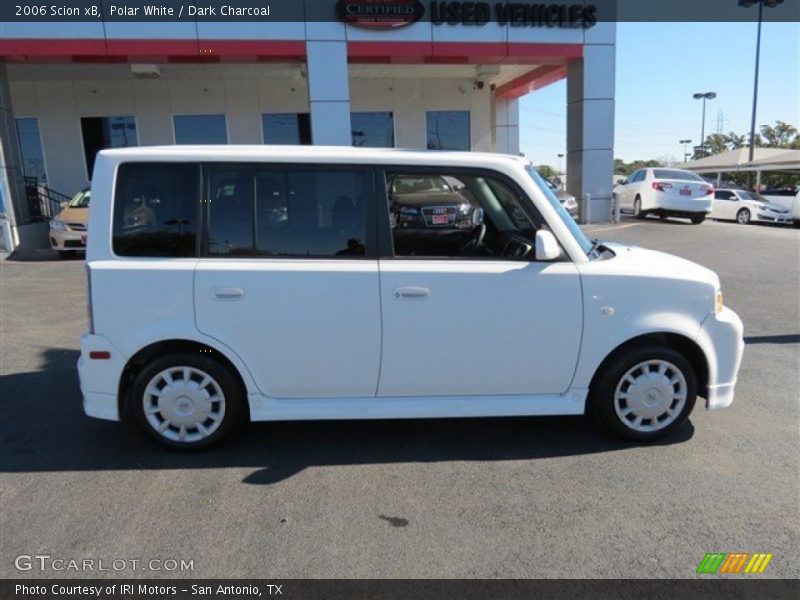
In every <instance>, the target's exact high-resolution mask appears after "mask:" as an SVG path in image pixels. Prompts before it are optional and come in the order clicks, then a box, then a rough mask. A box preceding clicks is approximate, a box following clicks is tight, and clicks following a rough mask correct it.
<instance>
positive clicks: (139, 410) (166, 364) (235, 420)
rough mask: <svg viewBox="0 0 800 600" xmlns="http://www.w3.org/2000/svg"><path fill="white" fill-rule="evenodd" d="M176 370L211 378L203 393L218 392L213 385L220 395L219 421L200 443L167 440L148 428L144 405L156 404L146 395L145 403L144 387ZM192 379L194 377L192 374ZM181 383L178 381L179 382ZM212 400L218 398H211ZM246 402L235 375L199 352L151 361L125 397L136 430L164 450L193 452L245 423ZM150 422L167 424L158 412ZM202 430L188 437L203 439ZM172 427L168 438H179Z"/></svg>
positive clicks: (149, 424) (150, 396)
mask: <svg viewBox="0 0 800 600" xmlns="http://www.w3.org/2000/svg"><path fill="white" fill-rule="evenodd" d="M179 367H181V368H183V367H188V368H189V369H192V370H198V371H201V372H202V373H204V374H207V375H208V376H210V377H211V379H212V383H209V384H208V385H207V386H206V387H204V388H202V390H206V391H207V390H208V389H213V390H217V388H214V387H213V384H216V386H217V387H218V391H221V392H222V396H223V401H222V403H221V406H222V410H220V408H219V407H220V404H219V403H217V408H216V414H219V413H220V412H222V417H221V418H220V419H219V423H218V424H216V423H215V424H214V427H215V429H213V431H212V432H211V433H210V434H209V435H207V436H206V437H202V438H201V439H197V440H189V441H181V440H176V439H169V438H168V437H165V435H164V434H161V433H159V432H158V431H157V430H156V429H155V427H154V426H153V425H152V424H151V421H150V420H148V416H147V415H146V414H145V402H146V401H147V402H149V403H151V405H152V406H154V405H155V404H156V403H157V402H158V401H157V400H155V398H154V397H153V396H152V395H151V394H148V397H147V399H145V392H146V388H147V386H148V385H149V384H150V383H151V381H152V380H153V379H154V378H155V377H157V376H158V375H159V374H160V373H162V372H164V371H165V370H168V369H172V368H175V369H178V368H179ZM192 377H195V372H194V371H192ZM192 377H190V379H192ZM198 378H199V377H198ZM181 379H182V378H181ZM181 379H178V381H180V380H181ZM193 381H195V382H196V381H197V379H193ZM201 383H202V382H201ZM208 386H211V388H209V387H208ZM162 389H163V388H162ZM197 389H198V390H199V389H200V388H199V385H198V388H197ZM212 393H213V392H211V393H208V391H207V394H208V395H209V396H211V395H212ZM212 397H217V396H216V395H214V396H212ZM245 401H246V396H245V393H244V390H243V389H242V385H241V383H240V381H239V379H238V378H237V377H236V375H235V374H234V373H231V371H230V370H229V369H228V368H227V367H226V366H224V365H222V364H220V363H219V362H218V361H217V360H216V359H214V358H213V357H211V356H206V355H203V354H201V353H200V352H199V351H183V352H171V353H169V354H165V355H164V356H160V357H158V358H156V359H154V360H152V361H151V362H150V363H148V364H147V365H145V366H144V367H143V368H142V369H140V370H139V372H138V373H137V374H136V377H135V378H134V379H133V382H132V383H131V386H130V389H129V393H128V396H127V402H128V408H129V409H130V410H131V412H132V413H133V416H134V418H135V419H136V422H137V423H138V424H139V426H141V428H142V429H143V430H144V432H145V433H146V434H147V435H149V436H150V437H152V438H153V439H154V440H156V441H157V442H159V443H160V444H162V445H164V446H168V447H170V448H178V449H181V450H196V449H200V448H205V447H207V446H210V445H211V444H214V443H215V442H217V441H219V440H220V439H221V438H223V437H224V436H226V435H227V434H229V433H230V432H231V431H232V430H233V429H235V428H236V427H237V426H239V425H240V424H241V423H242V421H243V420H244V416H245V414H246V410H245ZM190 402H191V400H190ZM210 406H211V407H212V408H211V409H210V410H211V411H214V410H215V409H214V408H213V407H214V403H210ZM187 410H190V411H193V410H195V408H194V407H193V406H192V407H191V408H189V409H187ZM153 418H154V419H159V418H161V419H162V422H163V421H168V419H164V418H163V413H162V412H161V411H159V414H158V415H156V416H153ZM209 419H210V418H209ZM204 425H205V424H202V425H201V426H204ZM201 426H196V427H194V432H193V433H189V435H202V434H201V432H200V427H201ZM173 427H174V426H173V425H171V424H170V425H169V427H168V429H167V432H168V434H169V435H178V433H177V432H174V431H173ZM191 430H192V428H191V427H190V428H188V431H189V432H191ZM169 432H172V433H169Z"/></svg>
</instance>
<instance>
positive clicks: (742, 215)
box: [736, 208, 751, 225]
mask: <svg viewBox="0 0 800 600" xmlns="http://www.w3.org/2000/svg"><path fill="white" fill-rule="evenodd" d="M750 217H751V215H750V211H749V210H748V209H746V208H742V209H740V210H739V212H737V213H736V222H737V223H739V224H740V225H747V224H748V223H749V222H750Z"/></svg>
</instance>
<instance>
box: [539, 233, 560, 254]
mask: <svg viewBox="0 0 800 600" xmlns="http://www.w3.org/2000/svg"><path fill="white" fill-rule="evenodd" d="M559 258H561V247H560V246H559V245H558V240H556V236H554V235H553V234H552V233H550V232H549V231H545V230H544V229H540V230H539V231H537V232H536V260H539V261H543V262H549V261H552V260H557V259H559Z"/></svg>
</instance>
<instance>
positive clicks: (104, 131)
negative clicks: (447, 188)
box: [81, 117, 139, 180]
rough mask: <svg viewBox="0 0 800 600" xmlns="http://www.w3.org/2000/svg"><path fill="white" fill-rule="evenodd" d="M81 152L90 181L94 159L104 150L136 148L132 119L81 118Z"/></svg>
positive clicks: (134, 123) (134, 124)
mask: <svg viewBox="0 0 800 600" xmlns="http://www.w3.org/2000/svg"><path fill="white" fill-rule="evenodd" d="M81 135H82V136H83V152H84V155H85V157H86V172H87V176H88V178H89V179H90V180H91V178H92V171H93V170H94V159H95V157H96V156H97V153H98V152H100V150H103V149H104V148H126V147H128V146H138V145H139V141H138V139H137V137H136V121H135V120H134V118H133V117H83V118H81Z"/></svg>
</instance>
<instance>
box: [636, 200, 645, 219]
mask: <svg viewBox="0 0 800 600" xmlns="http://www.w3.org/2000/svg"><path fill="white" fill-rule="evenodd" d="M633 216H634V218H636V219H644V218H645V217H646V216H647V213H645V212H644V211H643V210H642V199H641V198H639V196H636V199H635V200H634V201H633Z"/></svg>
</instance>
